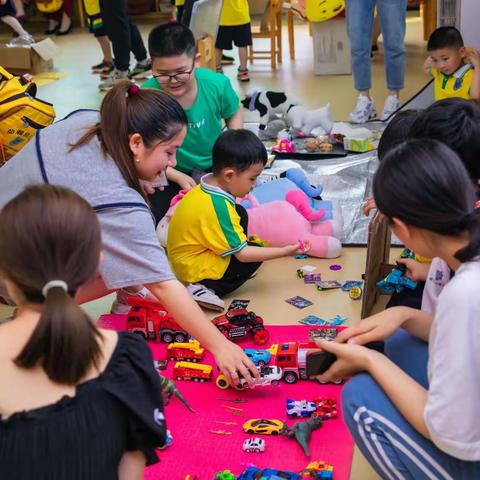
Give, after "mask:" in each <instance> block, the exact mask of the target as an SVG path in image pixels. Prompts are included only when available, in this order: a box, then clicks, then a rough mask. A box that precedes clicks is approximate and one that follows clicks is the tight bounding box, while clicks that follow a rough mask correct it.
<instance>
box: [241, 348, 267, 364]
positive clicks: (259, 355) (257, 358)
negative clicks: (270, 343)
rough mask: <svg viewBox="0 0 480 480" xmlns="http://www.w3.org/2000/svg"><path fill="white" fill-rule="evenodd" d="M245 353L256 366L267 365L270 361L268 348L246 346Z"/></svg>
mask: <svg viewBox="0 0 480 480" xmlns="http://www.w3.org/2000/svg"><path fill="white" fill-rule="evenodd" d="M245 354H246V355H247V357H248V358H249V359H250V360H251V361H252V362H253V363H254V364H255V365H256V366H257V367H258V366H261V367H262V366H263V365H267V363H268V362H270V357H271V355H270V352H269V351H268V350H256V349H255V348H246V349H245Z"/></svg>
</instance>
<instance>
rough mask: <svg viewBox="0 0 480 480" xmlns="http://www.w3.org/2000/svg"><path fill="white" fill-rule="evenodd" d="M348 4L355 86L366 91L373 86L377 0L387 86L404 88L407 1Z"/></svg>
mask: <svg viewBox="0 0 480 480" xmlns="http://www.w3.org/2000/svg"><path fill="white" fill-rule="evenodd" d="M345 3H346V13H347V32H348V37H349V38H350V45H351V47H350V48H351V52H352V69H353V78H354V80H355V88H356V89H357V90H358V91H359V92H363V91H366V90H370V88H371V86H372V78H371V63H372V62H371V57H370V53H371V50H372V30H373V12H374V8H375V3H376V4H377V11H378V15H379V17H380V24H381V26H382V36H383V46H384V49H385V75H386V77H387V87H388V88H389V89H390V90H401V89H402V88H403V81H404V77H405V45H404V38H405V25H406V24H405V17H406V11H407V0H377V1H376V2H375V0H346V2H345Z"/></svg>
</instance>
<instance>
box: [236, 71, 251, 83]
mask: <svg viewBox="0 0 480 480" xmlns="http://www.w3.org/2000/svg"><path fill="white" fill-rule="evenodd" d="M237 78H238V80H240V81H241V82H249V81H250V75H249V74H248V68H239V69H238V73H237Z"/></svg>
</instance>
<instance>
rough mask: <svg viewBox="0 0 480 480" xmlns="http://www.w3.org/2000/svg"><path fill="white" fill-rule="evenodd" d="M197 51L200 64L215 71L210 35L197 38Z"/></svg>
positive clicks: (213, 51)
mask: <svg viewBox="0 0 480 480" xmlns="http://www.w3.org/2000/svg"><path fill="white" fill-rule="evenodd" d="M197 52H198V53H199V54H200V66H201V67H203V68H209V69H210V70H213V71H215V44H214V42H213V37H212V36H211V35H205V36H204V37H202V38H200V39H198V40H197Z"/></svg>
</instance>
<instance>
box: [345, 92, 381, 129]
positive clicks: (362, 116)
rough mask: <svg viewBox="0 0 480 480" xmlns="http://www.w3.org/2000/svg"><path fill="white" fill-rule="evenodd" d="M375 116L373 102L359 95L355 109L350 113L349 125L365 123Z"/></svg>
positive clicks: (375, 111)
mask: <svg viewBox="0 0 480 480" xmlns="http://www.w3.org/2000/svg"><path fill="white" fill-rule="evenodd" d="M376 116H377V110H376V109H375V105H374V103H373V100H372V99H371V98H370V97H367V96H366V95H359V96H358V99H357V104H356V105H355V109H354V110H353V111H352V112H350V122H351V123H366V122H368V121H369V120H371V119H372V118H375V117H376Z"/></svg>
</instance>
